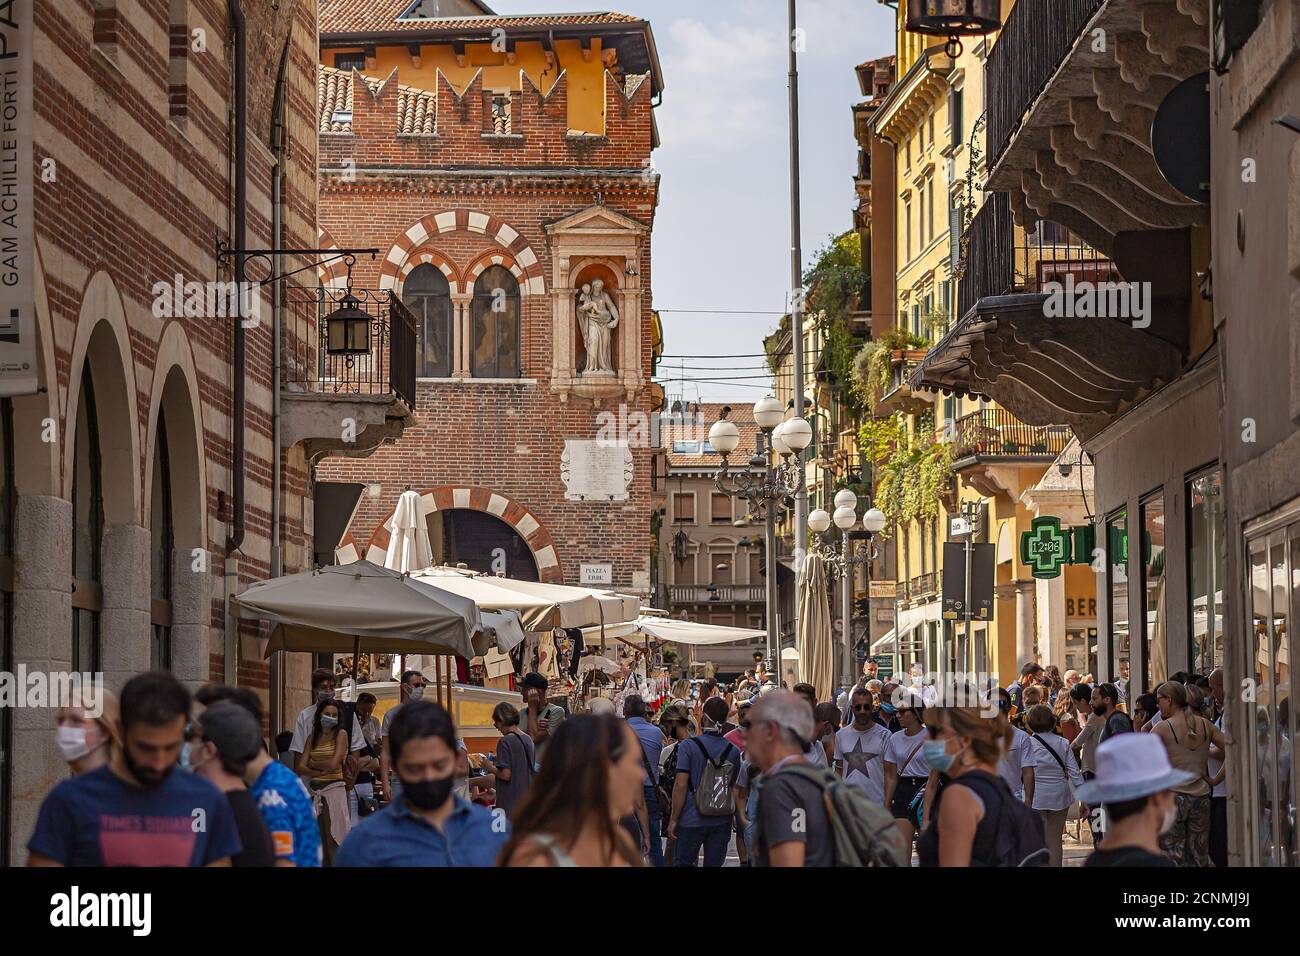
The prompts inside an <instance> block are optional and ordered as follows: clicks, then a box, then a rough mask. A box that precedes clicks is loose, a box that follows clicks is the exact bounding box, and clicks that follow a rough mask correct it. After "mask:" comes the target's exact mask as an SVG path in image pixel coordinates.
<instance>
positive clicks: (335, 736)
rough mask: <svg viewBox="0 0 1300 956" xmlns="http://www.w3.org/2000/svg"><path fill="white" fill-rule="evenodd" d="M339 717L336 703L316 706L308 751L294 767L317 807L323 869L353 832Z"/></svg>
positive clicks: (345, 742) (345, 743) (344, 734)
mask: <svg viewBox="0 0 1300 956" xmlns="http://www.w3.org/2000/svg"><path fill="white" fill-rule="evenodd" d="M339 713H340V708H339V705H338V702H337V701H335V700H332V699H330V698H326V699H325V700H322V701H321V702H320V703H319V704H317V705H316V716H315V719H314V720H313V724H312V732H311V736H310V737H309V738H308V741H307V749H306V750H304V751H303V752H302V753H300V754H298V762H297V764H296V766H295V767H294V769H295V770H296V771H297V773H298V776H300V777H302V778H303V779H304V780H306V781H307V786H308V788H309V789H310V790H311V792H312V797H313V800H314V801H315V803H316V819H317V822H318V823H319V824H320V835H321V841H320V842H321V848H322V850H323V851H324V854H325V865H326V866H328V865H329V864H330V861H331V860H332V859H333V858H334V853H335V852H336V851H337V850H338V848H339V846H340V845H341V844H342V843H343V840H344V838H345V837H346V836H347V834H348V830H350V829H351V828H352V815H351V813H349V812H348V792H347V787H346V786H345V784H344V783H343V760H344V758H346V757H347V754H348V732H347V731H346V730H343V729H341V728H340V727H339Z"/></svg>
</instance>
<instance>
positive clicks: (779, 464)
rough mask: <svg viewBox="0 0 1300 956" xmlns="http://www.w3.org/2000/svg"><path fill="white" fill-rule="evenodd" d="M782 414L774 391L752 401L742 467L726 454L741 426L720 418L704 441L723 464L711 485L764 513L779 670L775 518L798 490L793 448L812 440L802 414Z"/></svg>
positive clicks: (773, 648)
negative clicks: (748, 449)
mask: <svg viewBox="0 0 1300 956" xmlns="http://www.w3.org/2000/svg"><path fill="white" fill-rule="evenodd" d="M784 417H785V406H784V405H782V404H781V402H780V401H778V400H777V399H776V398H774V397H773V396H771V395H769V396H767V397H766V398H761V399H759V400H758V402H756V403H755V405H754V421H755V422H756V423H757V424H758V428H759V433H758V437H757V439H756V440H755V442H754V454H753V455H752V456H751V457H750V459H749V462H748V466H749V467H748V468H746V469H745V470H744V471H736V472H733V471H731V470H730V462H729V456H730V455H731V453H732V452H734V451H735V450H736V448H737V446H738V445H739V444H740V429H738V428H737V427H736V425H735V423H734V422H730V421H728V420H727V419H726V416H725V413H724V415H723V417H722V418H720V419H719V420H718V421H716V422H714V424H713V427H712V428H710V429H709V444H710V445H712V446H713V449H714V451H716V452H718V453H719V454H720V455H722V467H721V468H720V469H718V471H717V472H716V473H715V474H714V476H713V484H714V486H715V487H716V488H717V489H718V490H719V491H720V492H722V493H723V494H724V495H730V496H731V497H733V498H742V499H744V500H745V501H748V502H749V511H750V513H751V514H752V515H754V516H755V517H757V516H759V515H761V516H762V517H763V524H764V535H765V541H766V543H767V548H766V550H767V554H766V565H767V645H768V647H767V650H768V659H769V660H770V661H771V668H772V669H773V670H774V672H775V673H778V674H779V673H780V665H781V662H780V660H779V658H780V654H781V638H780V634H779V632H778V631H777V627H776V608H777V600H778V598H777V586H776V518H777V515H778V514H779V513H780V512H782V511H786V510H788V509H789V508H791V507H792V506H793V501H792V500H791V499H792V498H793V497H794V496H795V495H797V494H798V493H799V492H800V491H801V490H802V489H803V468H802V467H801V466H800V464H799V457H798V453H799V452H801V451H803V450H804V449H805V448H807V447H808V445H809V443H810V442H811V441H812V427H811V426H810V425H809V424H808V423H807V422H806V421H804V420H803V419H802V418H791V419H790V420H789V421H782V419H783V418H784Z"/></svg>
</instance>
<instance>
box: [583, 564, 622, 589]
mask: <svg viewBox="0 0 1300 956" xmlns="http://www.w3.org/2000/svg"><path fill="white" fill-rule="evenodd" d="M578 570H579V576H578V582H579V583H580V584H581V585H582V586H583V587H592V586H593V585H597V584H613V583H614V565H612V564H584V565H581V566H580V567H579V569H578Z"/></svg>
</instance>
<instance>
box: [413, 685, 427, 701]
mask: <svg viewBox="0 0 1300 956" xmlns="http://www.w3.org/2000/svg"><path fill="white" fill-rule="evenodd" d="M423 696H424V688H423V687H412V688H411V700H419V699H420V698H421V697H423Z"/></svg>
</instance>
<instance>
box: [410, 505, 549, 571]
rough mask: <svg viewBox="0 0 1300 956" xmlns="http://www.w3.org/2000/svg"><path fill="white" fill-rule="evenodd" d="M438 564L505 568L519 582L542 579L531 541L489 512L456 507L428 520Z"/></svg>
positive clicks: (497, 569)
mask: <svg viewBox="0 0 1300 956" xmlns="http://www.w3.org/2000/svg"><path fill="white" fill-rule="evenodd" d="M425 520H426V521H427V523H428V525H429V544H430V546H431V547H432V549H433V563H434V564H449V565H457V564H464V565H466V566H468V567H469V568H470V569H471V570H473V571H479V572H481V573H483V574H495V573H496V572H497V571H502V572H504V573H505V576H506V577H508V578H515V579H516V580H519V581H540V580H541V577H540V575H539V574H538V572H537V562H536V560H534V558H533V553H532V551H531V550H529V548H528V542H526V541H525V540H524V539H523V538H521V537H520V536H519V532H517V531H516V530H515V529H514V528H512V527H510V525H508V524H506V523H505V522H504V521H502V520H501V519H500V518H497V517H495V516H493V515H490V514H488V513H487V512H486V511H474V510H473V509H471V508H452V509H451V510H449V511H435V512H434V513H433V514H431V515H429V516H427V518H426V519H425Z"/></svg>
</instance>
